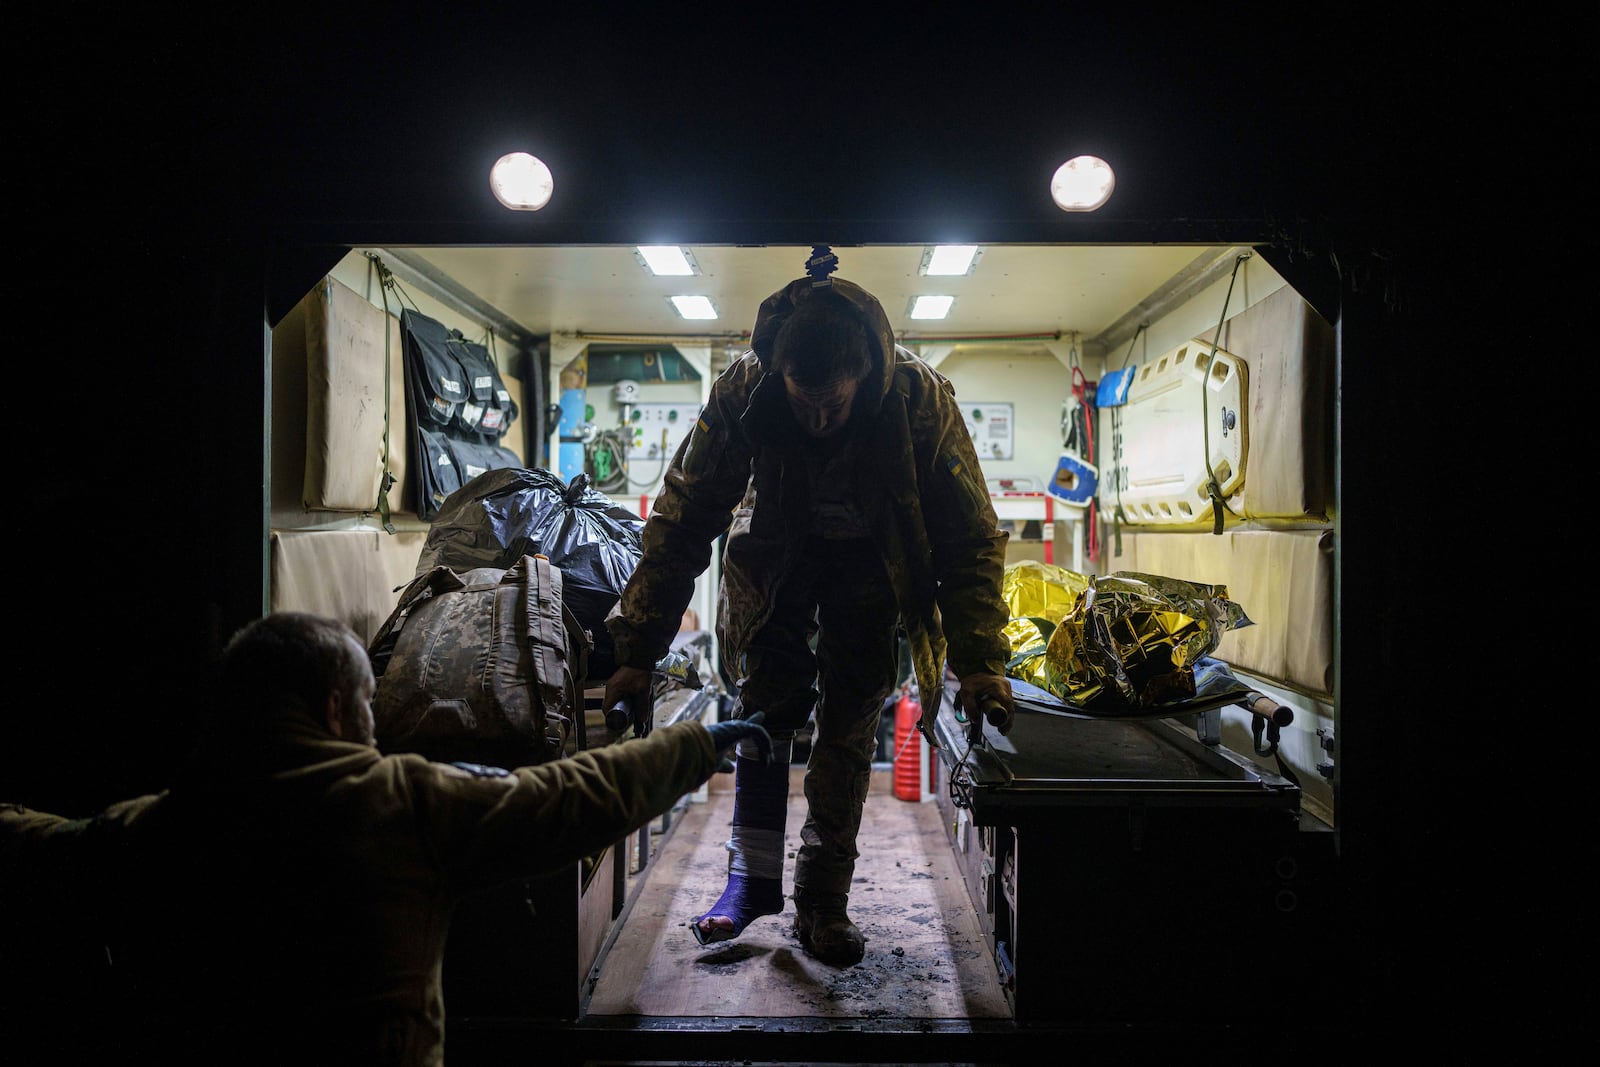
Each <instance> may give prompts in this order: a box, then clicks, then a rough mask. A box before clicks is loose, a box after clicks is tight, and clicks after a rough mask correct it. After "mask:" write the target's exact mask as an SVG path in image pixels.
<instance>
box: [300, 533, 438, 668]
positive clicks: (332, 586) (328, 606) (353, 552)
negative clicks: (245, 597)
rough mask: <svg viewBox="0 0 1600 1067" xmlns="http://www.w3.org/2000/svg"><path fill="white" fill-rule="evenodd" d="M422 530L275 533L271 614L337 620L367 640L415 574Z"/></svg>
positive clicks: (419, 555)
mask: <svg viewBox="0 0 1600 1067" xmlns="http://www.w3.org/2000/svg"><path fill="white" fill-rule="evenodd" d="M427 539H428V534H427V531H426V530H415V531H402V532H400V533H396V534H387V533H384V532H383V531H381V530H274V531H273V532H272V557H271V559H272V563H271V566H272V572H271V582H272V594H271V610H273V611H309V612H312V613H313V614H317V615H326V616H329V617H330V618H335V619H340V620H342V621H343V622H346V623H348V624H349V625H350V628H351V629H352V630H354V631H355V632H356V633H357V634H358V635H359V636H360V637H361V639H362V641H370V640H372V636H373V634H375V633H377V632H378V627H380V626H382V625H383V622H384V620H385V619H387V618H388V617H389V613H390V612H391V611H393V610H394V605H395V602H396V601H397V600H398V599H399V597H398V594H397V593H396V592H395V590H396V589H397V588H398V587H400V586H403V585H405V584H406V583H407V582H409V581H410V580H411V579H412V578H413V577H415V574H416V568H417V560H418V559H420V558H421V556H422V546H423V544H424V543H425V542H426V541H427Z"/></svg>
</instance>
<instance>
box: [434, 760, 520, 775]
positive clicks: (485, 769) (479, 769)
mask: <svg viewBox="0 0 1600 1067" xmlns="http://www.w3.org/2000/svg"><path fill="white" fill-rule="evenodd" d="M448 766H451V767H454V768H455V769H456V770H458V771H466V772H467V773H468V774H470V775H472V777H474V778H509V777H511V772H510V771H508V770H506V769H505V768H504V767H491V766H489V765H488V764H486V763H462V762H455V763H451V764H448Z"/></svg>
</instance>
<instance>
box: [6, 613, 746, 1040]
mask: <svg viewBox="0 0 1600 1067" xmlns="http://www.w3.org/2000/svg"><path fill="white" fill-rule="evenodd" d="M219 680H220V683H221V685H220V693H219V695H220V698H221V699H220V700H219V701H218V703H217V709H216V711H215V712H214V713H213V716H214V718H213V721H212V723H211V724H210V726H211V730H210V734H209V736H208V737H207V738H206V739H205V740H204V741H202V743H201V745H200V746H199V748H198V750H197V751H198V758H197V759H195V760H194V761H193V764H192V766H191V767H190V769H189V770H188V771H187V772H186V774H185V775H184V776H183V777H182V779H181V780H180V781H177V782H176V783H174V785H173V787H172V788H171V789H169V790H167V791H165V792H163V793H161V794H159V795H154V796H144V797H139V798H137V799H134V800H128V801H124V802H120V803H117V804H115V805H112V806H111V807H110V808H108V809H106V810H105V811H104V812H101V813H99V814H98V815H96V816H94V817H92V818H86V819H65V818H62V817H61V816H58V815H52V814H47V813H44V812H38V811H33V810H31V809H28V808H25V807H21V806H19V805H15V804H10V805H0V891H3V893H4V897H5V900H6V911H7V914H6V916H5V918H6V920H7V921H8V922H9V923H17V922H28V923H32V924H35V929H33V930H32V931H31V932H27V933H26V936H28V937H29V939H30V940H31V941H32V944H31V945H30V948H31V949H32V950H36V951H38V952H39V954H40V956H41V958H48V956H49V954H50V952H51V951H52V938H56V937H58V936H59V940H60V941H61V942H62V943H63V944H64V945H67V944H76V945H78V946H82V945H84V944H95V943H100V944H103V946H104V960H103V961H101V962H103V963H106V964H108V966H106V967H105V968H104V974H103V975H101V976H100V977H99V978H97V979H92V980H89V981H86V982H84V983H82V984H83V986H84V988H86V989H88V990H90V991H91V992H94V991H98V992H100V993H101V994H102V995H101V996H100V997H96V998H87V999H85V1000H84V1002H82V1003H74V1004H72V1005H70V1012H71V1014H70V1016H69V1017H68V1019H67V1020H66V1022H65V1023H64V1024H62V1025H63V1026H64V1029H61V1030H45V1027H44V1024H43V1023H42V1022H40V1021H38V1020H31V1019H30V1020H23V1022H24V1024H32V1025H34V1026H37V1027H39V1028H40V1030H41V1031H44V1036H45V1037H46V1038H47V1039H55V1038H59V1039H60V1040H61V1041H62V1042H63V1043H65V1044H68V1045H75V1046H76V1049H77V1050H78V1051H80V1052H90V1053H92V1054H93V1055H94V1062H97V1063H98V1062H162V1063H175V1062H181V1063H205V1064H237V1063H245V1062H249V1063H258V1062H259V1063H274V1064H283V1063H339V1064H384V1065H388V1064H394V1065H413V1064H427V1065H438V1064H441V1063H443V1061H444V1025H445V1017H444V997H443V989H442V983H441V975H442V970H443V957H444V948H445V938H446V934H447V932H448V929H449V925H450V916H451V912H452V909H453V907H454V905H455V903H456V901H457V900H459V899H460V898H461V897H462V896H463V895H464V894H466V893H469V892H472V891H474V890H478V889H484V888H488V887H492V886H495V885H498V884H502V883H506V882H509V881H513V880H515V879H518V878H524V877H531V876H535V875H538V874H542V873H545V872H549V871H555V870H558V869H560V868H561V867H564V866H566V865H567V864H570V863H573V862H574V861H577V860H579V859H581V858H583V857H586V856H590V855H593V854H596V853H599V852H601V851H603V850H604V849H605V848H606V847H607V846H609V845H612V844H613V843H615V842H617V841H619V840H622V839H624V838H626V837H627V835H628V834H630V833H633V832H634V831H636V830H638V829H639V828H640V827H642V826H644V825H645V824H646V823H648V822H649V821H650V820H651V819H653V818H655V817H657V816H659V815H660V814H661V813H663V812H665V811H667V810H668V809H670V808H671V807H672V805H673V804H674V803H675V802H676V801H677V800H678V799H680V798H681V797H683V796H684V794H686V793H689V792H692V791H694V790H695V789H696V788H698V787H699V785H700V784H701V783H703V782H705V781H706V780H707V779H708V778H710V776H711V775H712V773H713V772H714V771H715V770H716V769H717V768H718V766H719V764H720V763H721V761H722V752H723V751H725V750H730V749H731V748H732V747H733V746H734V744H735V743H737V742H739V741H740V740H743V741H744V742H745V743H746V744H747V745H749V746H754V748H755V750H759V749H760V747H761V745H762V743H763V741H764V739H765V733H764V731H763V730H762V728H761V726H760V724H759V723H757V724H755V725H753V726H752V725H747V723H745V722H740V721H729V722H725V723H716V724H713V725H712V726H711V727H709V728H708V727H706V726H703V725H702V724H700V723H699V722H694V721H689V722H682V723H677V724H674V725H671V726H666V727H662V728H661V729H657V730H654V731H652V732H651V733H650V735H649V736H648V737H644V738H637V739H629V740H627V741H623V742H620V743H617V744H613V745H609V746H606V747H603V748H597V749H590V750H587V751H583V752H579V753H576V754H574V755H571V756H568V757H566V758H562V759H557V760H554V761H552V762H548V763H543V764H540V765H538V766H533V767H522V768H517V769H513V770H503V769H498V768H488V767H478V766H474V765H466V764H459V765H458V764H442V763H433V762H430V761H428V760H426V759H424V758H422V757H421V756H417V755H409V754H405V755H390V756H386V755H383V754H381V753H380V752H379V751H378V750H377V749H376V748H375V747H374V744H373V718H372V708H371V702H372V697H373V694H374V691H375V688H376V687H375V682H374V679H373V672H372V668H371V664H370V662H369V660H368V657H367V652H366V649H365V648H363V646H362V644H361V642H360V641H359V639H358V638H357V637H356V635H355V634H354V633H353V632H352V631H351V630H350V629H349V628H348V627H346V626H345V625H343V624H342V623H339V622H336V621H334V620H331V619H324V618H320V617H318V616H313V615H306V614H300V613H292V612H283V613H278V614H274V615H268V616H267V617H265V618H263V619H258V620H257V621H255V622H253V623H251V624H250V625H248V626H246V627H245V628H243V629H242V630H241V631H240V632H239V633H238V634H237V635H236V636H235V637H234V639H233V640H232V641H231V642H230V643H229V645H228V647H227V649H226V650H225V652H224V655H223V658H222V661H221V663H220V668H219ZM766 747H767V750H768V751H770V741H768V742H766ZM25 904H26V907H25V906H24V905H25ZM53 923H66V924H68V925H67V926H55V925H52V924H53ZM57 931H59V932H60V933H59V935H58V933H57ZM13 936H15V934H14V933H13ZM552 965H553V966H562V967H566V966H570V963H553V964H552ZM11 966H12V965H11V963H10V961H8V968H9V967H11ZM96 1031H98V1032H96ZM86 1034H90V1035H92V1036H86ZM57 1062H60V1061H59V1060H58V1061H57Z"/></svg>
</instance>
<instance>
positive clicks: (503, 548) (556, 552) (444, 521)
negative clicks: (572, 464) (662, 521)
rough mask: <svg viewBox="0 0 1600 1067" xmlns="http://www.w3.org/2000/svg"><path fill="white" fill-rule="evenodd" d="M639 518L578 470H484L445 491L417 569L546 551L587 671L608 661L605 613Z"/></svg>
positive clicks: (631, 559)
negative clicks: (587, 641)
mask: <svg viewBox="0 0 1600 1067" xmlns="http://www.w3.org/2000/svg"><path fill="white" fill-rule="evenodd" d="M643 529H644V520H643V519H642V518H640V517H639V516H637V515H635V514H634V513H633V512H631V511H629V510H628V509H627V508H624V507H622V506H621V505H619V504H617V503H615V502H614V501H613V500H611V498H610V497H607V496H606V495H604V494H603V493H600V492H597V491H596V490H594V489H592V488H590V486H589V479H588V477H587V476H586V475H583V474H580V475H578V476H577V477H576V478H574V479H573V480H572V483H571V484H570V485H569V484H567V483H566V482H564V481H562V480H561V478H560V476H559V475H556V474H554V473H552V472H550V471H548V470H545V469H544V468H542V467H506V468H497V469H495V470H489V471H485V472H483V473H482V474H480V475H478V476H477V477H475V478H473V479H471V480H470V481H467V482H466V483H465V484H463V485H462V486H461V488H460V489H458V490H456V491H455V492H454V493H451V494H450V496H449V497H448V498H447V499H446V500H445V501H444V503H443V505H441V507H440V508H439V513H438V515H436V516H435V517H434V519H433V522H432V524H431V525H430V526H429V527H428V539H427V541H426V542H425V543H424V545H423V548H422V555H421V558H420V559H418V561H417V570H416V573H417V574H422V573H424V572H425V571H428V570H431V569H432V568H434V567H437V566H444V567H449V568H451V569H452V570H455V571H458V572H459V571H464V570H470V569H472V568H475V567H499V568H502V569H503V568H507V567H510V566H511V565H512V564H513V563H515V562H516V561H517V560H519V559H521V558H522V557H523V556H525V555H528V556H536V555H541V554H542V555H544V556H547V557H548V558H549V560H550V562H551V563H553V564H554V565H555V566H556V567H558V568H559V569H560V570H561V578H562V584H563V588H564V592H563V596H564V599H565V602H566V604H567V606H568V607H569V608H570V609H571V610H572V613H573V614H574V615H575V616H577V618H578V621H579V622H580V623H581V624H582V625H583V628H584V629H586V630H588V631H589V634H590V636H591V637H592V638H593V640H594V648H593V650H592V651H591V652H590V654H589V671H588V674H589V677H590V678H592V679H595V680H602V679H605V678H608V677H610V675H611V673H612V671H614V670H615V669H616V647H615V645H614V644H613V643H612V640H611V633H610V631H609V630H607V629H606V624H605V618H606V616H607V615H608V614H610V612H611V609H612V608H613V607H614V606H615V605H616V603H617V601H618V599H620V598H621V596H622V590H623V589H624V588H625V587H626V586H627V584H628V579H629V578H630V577H632V576H633V570H634V568H635V567H636V566H638V564H639V557H640V556H641V554H642V552H643V550H642V548H641V546H640V540H639V538H640V533H641V531H642V530H643Z"/></svg>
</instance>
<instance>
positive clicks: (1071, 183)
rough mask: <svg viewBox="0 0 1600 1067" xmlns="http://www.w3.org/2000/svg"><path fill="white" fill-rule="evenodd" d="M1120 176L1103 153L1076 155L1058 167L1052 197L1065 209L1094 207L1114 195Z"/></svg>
mask: <svg viewBox="0 0 1600 1067" xmlns="http://www.w3.org/2000/svg"><path fill="white" fill-rule="evenodd" d="M1116 184H1117V176H1116V175H1115V174H1113V173H1111V164H1109V163H1107V162H1106V161H1105V160H1103V159H1101V158H1100V157H1099V156H1075V157H1074V158H1072V159H1069V160H1067V161H1066V162H1065V163H1063V164H1061V166H1059V167H1057V168H1056V172H1055V175H1054V177H1052V178H1051V179H1050V199H1052V200H1054V201H1055V202H1056V206H1057V207H1059V208H1060V209H1061V210H1062V211H1093V210H1095V209H1096V208H1098V207H1099V206H1100V205H1101V204H1104V203H1105V202H1106V201H1107V200H1110V199H1111V190H1112V189H1114V188H1115V187H1116Z"/></svg>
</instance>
